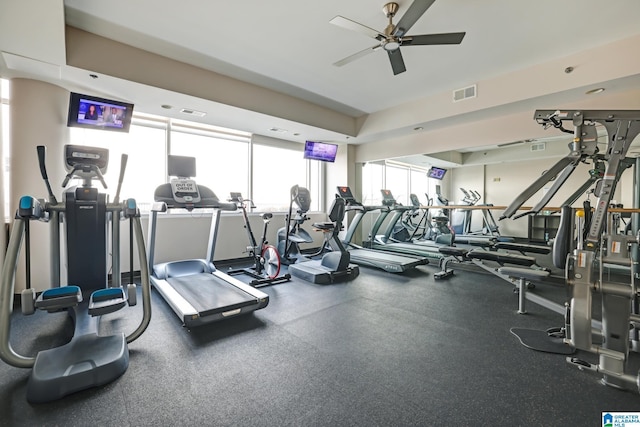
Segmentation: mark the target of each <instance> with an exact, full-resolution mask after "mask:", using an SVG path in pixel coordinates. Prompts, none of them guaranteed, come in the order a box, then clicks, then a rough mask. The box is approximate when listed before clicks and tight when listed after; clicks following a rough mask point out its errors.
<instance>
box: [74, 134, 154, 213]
mask: <svg viewBox="0 0 640 427" xmlns="http://www.w3.org/2000/svg"><path fill="white" fill-rule="evenodd" d="M70 131H71V134H70V140H71V141H72V143H73V144H78V145H90V146H94V147H103V148H107V149H108V150H109V168H108V171H107V174H106V175H105V181H106V183H107V187H108V190H107V191H108V193H109V195H110V199H111V200H113V198H114V196H115V192H116V188H117V185H118V177H119V173H120V167H121V166H120V164H121V158H122V154H127V156H128V159H127V167H126V172H125V175H124V181H123V184H122V190H121V191H120V200H123V199H126V198H130V197H132V198H134V199H136V202H137V203H138V206H139V207H140V209H141V210H142V211H148V210H149V208H150V206H151V203H152V202H153V192H154V191H155V189H156V187H157V186H158V185H160V184H162V183H164V182H166V172H165V155H164V153H165V150H164V147H165V143H164V141H165V135H166V132H165V130H164V129H163V128H158V127H150V126H148V125H147V126H141V125H140V124H135V123H134V124H132V125H131V128H130V131H129V133H119V132H108V131H96V130H95V129H83V128H71V129H70Z"/></svg>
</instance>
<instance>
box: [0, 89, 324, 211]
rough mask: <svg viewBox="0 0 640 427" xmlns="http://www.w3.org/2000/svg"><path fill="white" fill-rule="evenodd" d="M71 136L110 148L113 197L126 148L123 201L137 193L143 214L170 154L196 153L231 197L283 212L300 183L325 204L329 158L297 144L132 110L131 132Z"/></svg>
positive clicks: (2, 109)
mask: <svg viewBox="0 0 640 427" xmlns="http://www.w3.org/2000/svg"><path fill="white" fill-rule="evenodd" d="M9 85H10V82H9V80H5V79H0V131H1V132H0V139H1V142H2V147H3V153H2V154H3V157H4V158H3V159H2V162H3V163H2V166H3V170H2V171H1V172H2V173H3V178H4V182H3V184H4V189H3V190H4V191H3V193H4V200H3V202H4V205H5V206H6V207H5V216H9V215H10V214H9V213H8V209H9V202H10V200H11V194H10V186H9V184H10V170H9V168H10V164H11V162H10V158H11V157H10V155H11V153H10V147H11V144H10V141H9ZM251 138H257V139H258V140H259V142H257V143H253V142H252V140H251ZM69 142H70V143H71V144H77V145H88V146H96V147H102V148H107V149H108V150H109V167H108V170H107V173H106V174H105V181H106V183H107V187H108V188H107V192H108V193H109V195H110V199H111V200H113V198H114V196H115V192H116V188H117V185H118V177H119V171H120V164H121V155H122V154H127V155H128V161H127V167H126V173H125V175H124V180H123V185H122V188H121V191H120V200H123V199H125V198H130V197H132V198H135V199H136V201H137V202H138V205H139V207H140V209H141V211H142V212H147V211H148V210H149V208H150V206H151V204H152V203H153V194H154V192H155V189H156V188H157V187H158V186H159V185H160V184H163V183H166V182H167V178H168V177H167V154H174V155H181V156H193V157H195V158H196V177H195V178H196V181H197V182H198V183H200V184H203V185H206V186H207V187H210V188H211V189H212V190H213V191H214V192H215V193H216V195H217V196H218V197H219V198H220V200H223V201H226V200H227V198H228V197H229V193H230V192H232V191H233V192H241V193H242V194H243V196H245V197H246V198H251V199H252V200H254V203H255V204H256V207H257V210H258V211H286V210H287V209H288V208H289V202H290V200H291V199H290V189H291V187H292V186H293V185H296V184H297V185H300V186H305V187H307V188H308V189H309V191H310V192H311V200H312V204H311V210H312V211H317V210H321V209H323V208H324V203H323V200H324V188H323V183H324V170H325V168H324V163H322V162H318V161H309V160H305V159H303V157H302V153H303V146H302V144H300V143H296V142H291V141H285V140H278V139H274V138H269V137H262V136H256V135H254V136H252V135H251V134H249V133H247V132H241V131H235V130H232V129H225V128H220V127H215V126H209V125H203V124H200V123H194V122H185V121H179V120H173V119H169V118H165V117H157V116H150V115H145V114H140V113H135V114H134V117H133V120H132V123H131V128H130V131H129V133H120V132H109V131H104V130H96V129H84V128H70V129H69ZM96 185H99V184H96ZM6 219H7V218H5V220H6Z"/></svg>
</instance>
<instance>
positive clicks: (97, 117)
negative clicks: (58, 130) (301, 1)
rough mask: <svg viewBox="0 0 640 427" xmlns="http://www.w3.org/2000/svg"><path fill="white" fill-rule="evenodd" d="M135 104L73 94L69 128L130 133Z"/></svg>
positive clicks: (68, 122)
mask: <svg viewBox="0 0 640 427" xmlns="http://www.w3.org/2000/svg"><path fill="white" fill-rule="evenodd" d="M132 115H133V104H129V103H127V102H121V101H114V100H111V99H105V98H98V97H96V96H89V95H82V94H80V93H74V92H71V96H70V97H69V114H68V116H67V126H71V127H82V128H87V129H102V130H112V131H117V132H129V126H131V116H132Z"/></svg>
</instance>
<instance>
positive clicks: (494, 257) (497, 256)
mask: <svg viewBox="0 0 640 427" xmlns="http://www.w3.org/2000/svg"><path fill="white" fill-rule="evenodd" d="M467 258H469V259H472V260H473V259H478V260H482V261H494V262H497V263H498V264H500V265H504V264H514V265H522V266H525V267H531V266H532V265H534V264H535V263H536V259H535V258H534V257H530V256H526V255H516V254H506V253H502V252H489V251H484V250H481V249H473V250H471V251H469V252H468V253H467Z"/></svg>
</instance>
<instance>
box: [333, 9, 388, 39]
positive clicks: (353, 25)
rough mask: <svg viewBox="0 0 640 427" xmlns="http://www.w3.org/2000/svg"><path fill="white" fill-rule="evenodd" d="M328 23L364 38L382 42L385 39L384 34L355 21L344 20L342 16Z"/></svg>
mask: <svg viewBox="0 0 640 427" xmlns="http://www.w3.org/2000/svg"><path fill="white" fill-rule="evenodd" d="M329 23H330V24H333V25H337V26H338V27H342V28H346V29H347V30H351V31H356V32H358V33H360V34H364V35H365V36H369V37H372V38H374V39H378V40H383V39H384V38H385V36H384V34H380V32H379V31H378V30H374V29H373V28H369V27H367V26H366V25H362V24H360V23H358V22H356V21H352V20H351V19H348V18H345V17H344V16H340V15H338V16H336V17H335V18H333V19H332V20H331V21H329Z"/></svg>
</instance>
